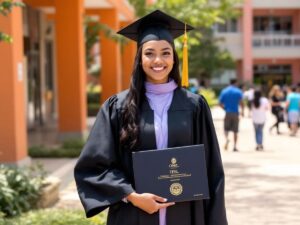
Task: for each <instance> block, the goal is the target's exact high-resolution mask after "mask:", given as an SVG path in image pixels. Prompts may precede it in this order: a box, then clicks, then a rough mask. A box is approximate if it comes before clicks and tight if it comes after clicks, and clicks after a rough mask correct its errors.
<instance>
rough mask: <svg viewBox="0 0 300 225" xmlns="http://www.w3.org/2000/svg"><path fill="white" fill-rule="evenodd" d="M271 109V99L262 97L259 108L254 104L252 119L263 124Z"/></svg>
mask: <svg viewBox="0 0 300 225" xmlns="http://www.w3.org/2000/svg"><path fill="white" fill-rule="evenodd" d="M268 109H269V101H268V99H267V98H265V97H261V98H260V105H259V107H258V108H255V106H254V105H253V104H252V107H251V110H252V119H253V123H255V124H263V123H265V122H266V119H267V116H266V113H267V111H268Z"/></svg>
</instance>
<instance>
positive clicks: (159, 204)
mask: <svg viewBox="0 0 300 225" xmlns="http://www.w3.org/2000/svg"><path fill="white" fill-rule="evenodd" d="M127 200H128V201H130V202H131V203H132V204H133V205H134V206H135V207H138V208H140V209H141V210H143V211H145V212H147V213H149V214H153V213H156V212H157V211H158V210H160V209H161V208H166V207H169V206H172V205H174V204H175V203H174V202H168V203H166V201H167V199H165V198H162V197H159V196H157V195H154V194H150V193H143V194H138V193H135V192H133V193H131V194H130V195H128V196H127Z"/></svg>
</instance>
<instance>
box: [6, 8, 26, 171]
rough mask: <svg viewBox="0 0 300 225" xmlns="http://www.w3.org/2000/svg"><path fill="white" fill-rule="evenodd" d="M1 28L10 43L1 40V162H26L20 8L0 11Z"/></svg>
mask: <svg viewBox="0 0 300 225" xmlns="http://www.w3.org/2000/svg"><path fill="white" fill-rule="evenodd" d="M0 27H1V31H3V32H5V33H8V34H10V35H11V36H12V37H13V43H12V44H8V43H4V42H0V65H1V67H0V70H1V76H0V84H1V88H0V102H1V107H0V124H1V129H0V163H9V164H21V165H22V164H24V163H25V164H27V163H28V162H29V158H28V156H27V136H26V116H25V114H26V107H25V82H24V68H23V67H24V66H23V52H24V50H23V24H22V10H21V9H20V8H14V9H13V10H12V13H11V14H9V16H7V17H4V16H2V15H0Z"/></svg>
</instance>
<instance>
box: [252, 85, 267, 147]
mask: <svg viewBox="0 0 300 225" xmlns="http://www.w3.org/2000/svg"><path fill="white" fill-rule="evenodd" d="M268 109H269V102H268V99H267V98H265V97H263V96H262V92H261V90H260V89H257V90H255V91H254V95H253V101H252V102H251V111H252V120H253V125H254V131H255V140H256V150H257V151H262V150H263V149H264V147H263V128H264V125H265V122H266V118H267V116H266V113H267V111H268Z"/></svg>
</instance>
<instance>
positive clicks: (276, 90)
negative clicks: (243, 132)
mask: <svg viewBox="0 0 300 225" xmlns="http://www.w3.org/2000/svg"><path fill="white" fill-rule="evenodd" d="M283 97H284V96H283V92H282V91H281V89H280V87H279V86H278V85H274V86H273V87H272V89H271V91H270V93H269V99H270V103H271V111H272V114H273V115H274V116H275V117H276V122H275V123H274V124H273V125H272V126H271V127H270V128H269V131H270V132H272V130H273V128H275V127H276V130H277V134H281V133H280V130H279V124H280V123H281V122H284V108H283V107H282V102H283Z"/></svg>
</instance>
